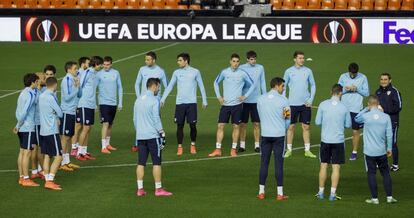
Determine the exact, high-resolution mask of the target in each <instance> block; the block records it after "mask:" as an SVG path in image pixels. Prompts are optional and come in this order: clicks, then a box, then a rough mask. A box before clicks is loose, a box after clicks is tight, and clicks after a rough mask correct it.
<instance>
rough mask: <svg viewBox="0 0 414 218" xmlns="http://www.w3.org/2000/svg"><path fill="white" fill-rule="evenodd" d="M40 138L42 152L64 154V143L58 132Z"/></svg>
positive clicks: (54, 154)
mask: <svg viewBox="0 0 414 218" xmlns="http://www.w3.org/2000/svg"><path fill="white" fill-rule="evenodd" d="M40 140H41V144H42V147H41V152H42V154H47V155H49V156H51V157H54V156H61V155H62V144H61V142H60V137H59V135H58V134H54V135H47V136H42V137H40Z"/></svg>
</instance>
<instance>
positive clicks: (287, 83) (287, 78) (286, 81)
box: [282, 70, 290, 96]
mask: <svg viewBox="0 0 414 218" xmlns="http://www.w3.org/2000/svg"><path fill="white" fill-rule="evenodd" d="M289 78H290V76H289V71H288V70H286V71H285V74H284V75H283V80H285V84H286V85H285V89H284V90H283V93H282V95H283V96H286V87H287V86H288V85H289Z"/></svg>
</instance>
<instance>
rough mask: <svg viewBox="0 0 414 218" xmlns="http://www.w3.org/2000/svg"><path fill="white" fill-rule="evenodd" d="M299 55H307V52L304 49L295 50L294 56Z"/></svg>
mask: <svg viewBox="0 0 414 218" xmlns="http://www.w3.org/2000/svg"><path fill="white" fill-rule="evenodd" d="M298 55H305V53H304V52H303V51H295V53H293V58H296V57H297V56H298Z"/></svg>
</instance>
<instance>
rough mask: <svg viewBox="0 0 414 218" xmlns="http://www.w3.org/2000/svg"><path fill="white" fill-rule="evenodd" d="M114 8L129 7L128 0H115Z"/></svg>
mask: <svg viewBox="0 0 414 218" xmlns="http://www.w3.org/2000/svg"><path fill="white" fill-rule="evenodd" d="M114 4H115V5H114V9H125V8H127V1H126V0H115V1H114Z"/></svg>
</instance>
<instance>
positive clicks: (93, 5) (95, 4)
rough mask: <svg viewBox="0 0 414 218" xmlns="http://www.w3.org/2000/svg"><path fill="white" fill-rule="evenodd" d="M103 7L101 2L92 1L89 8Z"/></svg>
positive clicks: (97, 0) (98, 0)
mask: <svg viewBox="0 0 414 218" xmlns="http://www.w3.org/2000/svg"><path fill="white" fill-rule="evenodd" d="M101 7H102V2H101V0H90V2H89V6H88V8H91V9H99V8H101Z"/></svg>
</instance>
